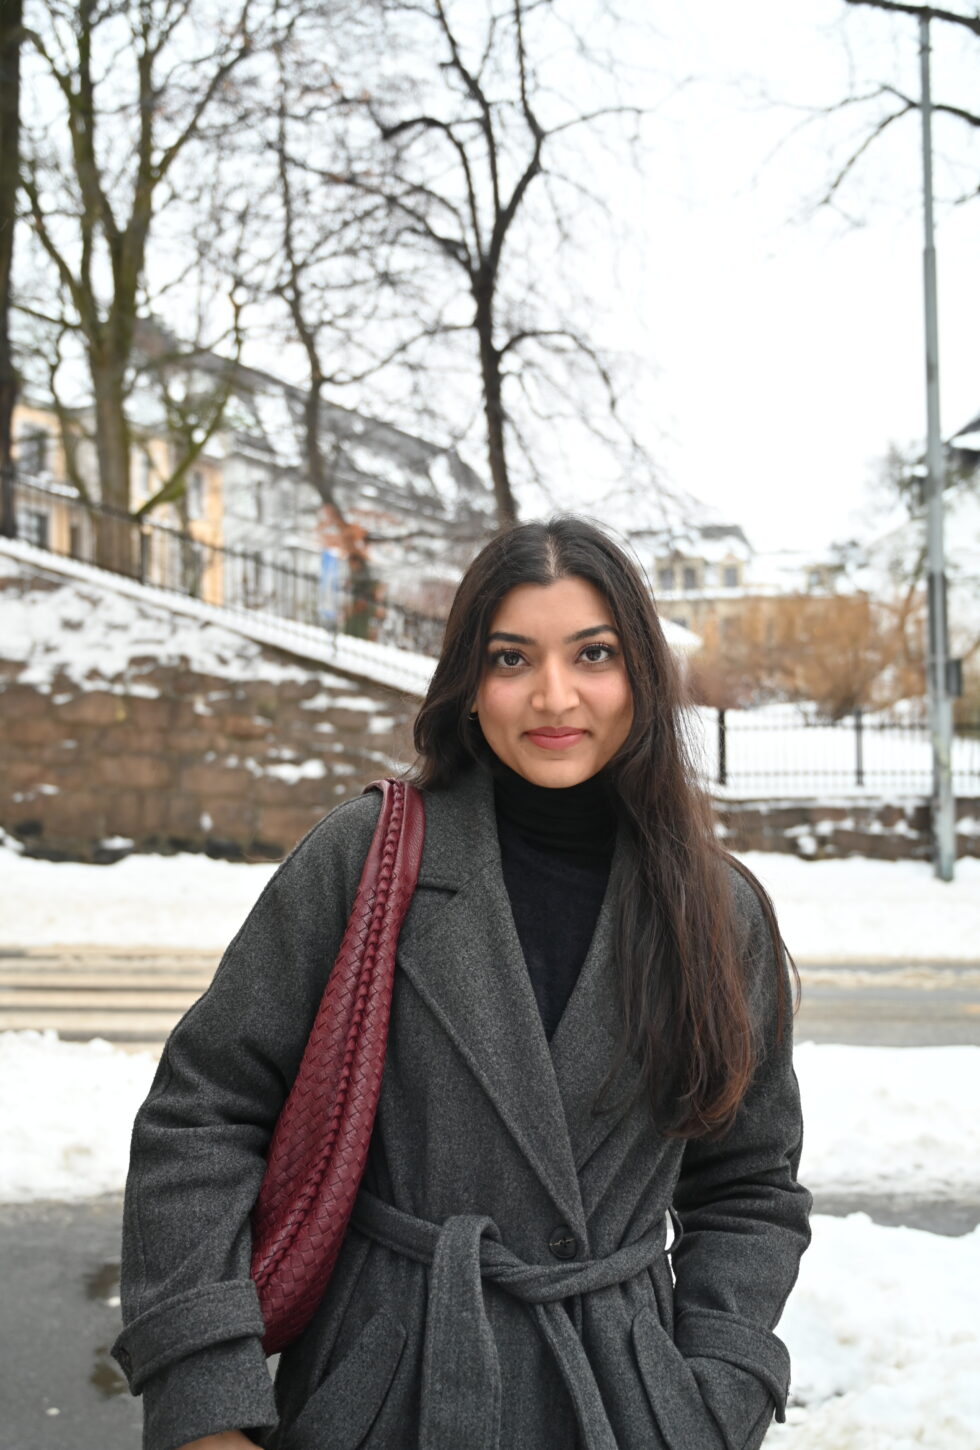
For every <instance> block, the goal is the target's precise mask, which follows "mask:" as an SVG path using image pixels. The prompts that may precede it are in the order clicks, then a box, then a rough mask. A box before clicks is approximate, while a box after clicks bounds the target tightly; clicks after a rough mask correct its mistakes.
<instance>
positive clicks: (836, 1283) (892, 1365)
mask: <svg viewBox="0 0 980 1450" xmlns="http://www.w3.org/2000/svg"><path fill="white" fill-rule="evenodd" d="M978 1284H980V1228H978V1229H974V1231H973V1233H971V1234H968V1235H966V1236H965V1237H963V1238H944V1237H942V1236H941V1235H939V1234H930V1233H923V1232H922V1231H921V1230H918V1229H910V1228H882V1227H880V1226H878V1225H876V1224H873V1223H872V1222H871V1220H870V1219H869V1218H868V1217H867V1215H866V1214H863V1213H854V1214H851V1215H849V1216H848V1217H847V1218H843V1219H837V1218H827V1217H823V1216H815V1217H814V1219H813V1243H812V1244H811V1246H810V1248H809V1250H808V1251H807V1253H806V1254H805V1255H804V1256H803V1262H802V1265H801V1267H800V1277H799V1281H798V1283H797V1286H796V1288H795V1290H794V1291H793V1294H792V1295H791V1297H790V1301H789V1304H788V1306H787V1309H786V1313H785V1315H784V1317H783V1320H782V1322H781V1324H780V1326H779V1334H780V1336H781V1338H783V1339H784V1340H785V1341H786V1344H787V1345H788V1347H789V1351H790V1355H791V1357H792V1361H793V1385H792V1398H791V1407H790V1409H789V1410H788V1411H787V1416H786V1424H785V1425H777V1426H774V1427H773V1429H772V1430H771V1431H770V1433H769V1435H768V1437H767V1439H766V1447H767V1450H770V1447H771V1450H923V1447H925V1446H932V1447H934V1450H977V1446H978V1445H980V1374H978V1372H977V1367H978V1365H980V1320H978V1317H977V1285H978Z"/></svg>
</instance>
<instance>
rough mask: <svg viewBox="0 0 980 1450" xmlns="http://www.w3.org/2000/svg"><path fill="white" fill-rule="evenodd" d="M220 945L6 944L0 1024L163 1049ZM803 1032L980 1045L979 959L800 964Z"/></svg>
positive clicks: (802, 1035) (886, 1042)
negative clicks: (937, 963)
mask: <svg viewBox="0 0 980 1450" xmlns="http://www.w3.org/2000/svg"><path fill="white" fill-rule="evenodd" d="M218 955H219V954H218V953H217V952H197V951H191V950H178V949H172V948H171V949H167V950H165V951H153V950H151V949H150V948H146V947H93V946H86V947H71V946H66V947H33V948H24V949H17V948H9V947H8V948H4V949H0V1031H4V1030H8V1029H10V1028H18V1027H35V1028H42V1027H53V1028H54V1029H55V1030H56V1031H58V1032H59V1033H60V1034H61V1035H62V1037H66V1038H75V1039H82V1038H89V1037H96V1036H98V1037H106V1038H108V1040H109V1041H110V1042H115V1043H118V1044H119V1045H120V1046H126V1047H133V1048H142V1049H150V1050H153V1051H158V1050H159V1048H160V1046H161V1044H162V1043H163V1041H164V1039H165V1037H166V1036H167V1033H168V1032H169V1031H170V1029H171V1027H172V1026H173V1025H174V1023H175V1022H176V1021H177V1019H178V1017H179V1016H180V1015H181V1013H183V1012H184V1011H185V1010H186V1009H187V1008H188V1007H189V1006H190V1004H191V1002H193V1001H194V999H195V998H196V997H198V996H199V995H200V993H201V992H203V991H204V988H205V987H206V986H207V984H208V982H209V981H210V980H211V977H212V976H213V974H214V969H215V967H216V966H217V963H218ZM800 976H801V978H802V982H803V1005H802V1008H801V1010H800V1013H799V1016H798V1017H797V1020H796V1036H797V1038H798V1039H799V1040H800V1041H811V1042H846V1043H864V1044H867V1045H871V1046H894V1047H920V1046H939V1045H942V1044H949V1043H972V1044H973V1045H975V1046H980V963H976V964H971V965H964V966H931V965H928V964H912V965H905V966H894V965H881V966H870V967H869V966H861V967H850V966H840V965H827V966H821V965H820V964H818V963H808V964H806V965H804V966H802V967H801V968H800Z"/></svg>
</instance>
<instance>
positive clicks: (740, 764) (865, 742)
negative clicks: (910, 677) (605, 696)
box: [691, 700, 980, 798]
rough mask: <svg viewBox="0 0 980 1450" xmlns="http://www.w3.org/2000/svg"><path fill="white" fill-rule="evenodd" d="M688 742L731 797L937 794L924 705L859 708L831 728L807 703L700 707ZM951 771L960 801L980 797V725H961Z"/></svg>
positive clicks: (711, 779)
mask: <svg viewBox="0 0 980 1450" xmlns="http://www.w3.org/2000/svg"><path fill="white" fill-rule="evenodd" d="M691 735H692V743H693V745H694V750H695V754H696V756H697V757H698V760H699V764H700V767H701V772H702V775H703V778H704V779H705V781H706V782H707V783H709V784H710V785H712V786H714V787H720V788H721V789H722V790H724V791H725V792H726V793H727V794H729V795H744V796H749V795H758V796H760V797H765V798H771V797H773V796H774V795H780V794H786V795H791V796H792V795H804V794H806V795H821V796H826V795H828V794H830V793H832V792H833V791H835V790H836V791H841V792H848V793H852V792H855V791H858V792H860V791H867V792H868V793H869V794H875V795H888V794H898V795H901V794H906V795H920V796H921V795H929V794H930V793H931V791H932V743H931V735H930V728H929V716H928V708H927V705H926V702H925V700H921V701H920V700H913V701H905V702H903V703H902V704H901V705H900V706H895V707H893V708H892V709H889V710H874V711H871V710H862V709H857V710H855V711H854V712H853V713H852V714H850V715H847V716H845V717H844V718H843V719H840V720H834V721H832V720H828V719H827V718H826V717H825V716H821V715H820V713H819V712H818V711H817V709H816V707H815V706H813V705H808V704H798V705H769V706H764V707H761V708H759V709H754V710H715V709H708V708H704V707H702V708H700V709H697V710H695V711H692V712H691ZM952 767H953V787H954V790H955V792H956V794H957V795H963V796H971V795H973V796H975V795H980V720H974V721H969V722H963V723H960V724H959V725H957V727H956V732H955V735H954V739H953V752H952Z"/></svg>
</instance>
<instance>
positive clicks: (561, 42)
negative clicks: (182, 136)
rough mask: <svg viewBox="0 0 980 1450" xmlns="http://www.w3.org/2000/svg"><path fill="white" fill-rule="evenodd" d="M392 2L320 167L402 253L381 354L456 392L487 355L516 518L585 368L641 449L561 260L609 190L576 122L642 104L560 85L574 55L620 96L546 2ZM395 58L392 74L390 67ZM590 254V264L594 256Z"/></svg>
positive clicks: (638, 112) (381, 3)
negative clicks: (517, 466)
mask: <svg viewBox="0 0 980 1450" xmlns="http://www.w3.org/2000/svg"><path fill="white" fill-rule="evenodd" d="M378 11H379V16H380V27H381V28H380V30H379V40H380V46H381V52H382V54H380V55H375V57H374V58H373V63H372V58H371V57H370V56H369V57H367V59H365V56H364V54H363V53H361V54H359V56H358V69H357V74H356V79H355V78H353V77H348V76H346V75H345V73H344V67H343V65H342V63H341V62H338V66H337V76H336V82H335V84H336V87H337V89H338V90H339V91H340V95H339V97H338V103H337V104H336V105H335V108H334V112H335V116H342V117H343V118H344V119H345V121H346V132H345V142H344V145H343V147H342V148H341V149H340V150H339V151H338V150H335V151H334V152H333V154H331V155H330V159H329V160H328V161H327V162H322V161H321V162H320V163H319V164H317V163H316V161H315V160H310V161H309V162H307V163H306V164H307V166H308V168H309V170H310V171H311V173H313V174H315V175H316V176H317V177H318V178H320V179H321V180H325V181H328V182H330V183H332V184H333V185H334V186H335V187H337V188H338V189H341V190H342V191H344V192H345V193H357V194H359V195H360V197H361V198H362V199H364V200H366V201H368V202H373V203H376V204H378V205H379V206H380V208H381V209H382V213H383V215H384V216H385V217H386V219H387V222H388V227H389V232H388V237H389V243H388V248H387V256H388V258H389V266H390V267H392V268H393V270H394V271H395V272H397V273H398V274H399V277H400V283H401V286H402V289H403V290H402V292H401V298H402V300H403V301H404V299H405V297H406V296H407V295H411V297H412V305H411V306H409V307H407V308H406V307H404V306H403V307H402V308H401V309H400V317H399V326H398V328H395V329H392V328H391V327H390V326H389V327H387V328H382V327H381V326H380V322H381V319H379V318H377V315H376V326H375V328H374V329H373V330H372V329H371V328H370V327H369V328H368V330H367V331H368V336H369V337H370V336H371V335H372V331H373V333H374V335H376V336H377V337H378V338H379V339H380V338H382V337H383V338H384V343H386V344H387V346H385V345H383V344H381V343H380V342H379V345H378V346H377V347H376V349H375V352H376V359H375V361H376V363H377V362H385V363H386V364H388V363H391V364H394V365H396V366H397V367H399V368H400V369H402V370H403V371H404V372H406V373H414V377H415V379H416V381H419V382H420V383H421V386H422V387H423V388H424V389H425V390H426V391H427V392H428V394H429V396H430V398H431V395H432V393H433V391H434V390H435V391H439V390H440V389H442V391H443V396H444V395H445V392H446V391H448V390H449V388H450V387H451V384H450V383H449V381H448V379H449V377H450V374H451V373H452V372H453V371H454V370H455V372H456V374H457V376H458V375H459V373H460V369H461V367H468V365H469V364H470V362H472V363H473V364H474V365H475V369H474V370H475V382H476V389H475V393H473V392H471V394H470V396H471V398H472V400H473V404H474V406H478V407H479V409H480V410H481V412H482V417H483V428H482V431H483V436H484V440H485V446H486V456H487V460H488V465H489V472H490V477H491V480H492V485H493V490H494V496H495V500H496V511H497V518H498V521H499V523H500V524H501V525H504V524H506V523H508V522H510V521H512V520H514V519H515V518H516V516H517V503H516V499H515V490H514V457H515V451H516V453H517V454H519V455H520V456H521V457H522V459H523V462H524V465H525V467H526V468H527V469H528V470H530V472H531V473H532V474H533V473H534V471H535V467H536V465H535V446H534V440H533V438H532V436H531V435H532V434H533V432H534V430H535V428H536V427H538V428H542V427H547V426H550V425H553V424H556V423H558V422H560V421H561V419H562V416H564V418H565V419H566V420H568V419H570V418H571V419H576V420H577V421H578V422H581V421H583V420H587V419H588V418H590V416H591V413H592V409H591V404H590V403H588V402H583V395H584V390H583V389H581V387H580V386H578V384H581V382H582V378H581V376H579V378H578V379H577V383H576V384H575V386H573V387H570V380H575V374H576V372H577V371H578V373H579V374H581V371H582V369H583V366H584V368H585V369H587V371H588V374H589V382H590V385H591V387H592V388H593V390H594V389H595V388H596V387H597V388H598V390H599V391H600V392H601V394H602V397H603V399H604V406H605V410H606V412H605V416H606V418H607V420H608V419H609V418H611V419H612V422H613V427H614V429H618V430H619V436H620V438H622V439H626V440H627V442H628V444H629V446H631V447H634V446H635V442H634V440H633V439H632V438H631V437H630V435H629V430H628V428H627V427H626V426H625V424H623V423H622V422H621V421H620V420H619V418H618V416H617V405H618V397H617V389H616V384H615V381H614V375H613V370H612V366H611V364H610V362H609V361H608V359H607V358H606V357H605V356H604V355H603V353H602V351H601V349H600V348H599V347H598V346H597V345H596V344H595V343H594V342H593V341H592V340H591V338H590V335H589V329H588V328H587V327H586V326H582V325H581V324H580V323H578V324H576V322H575V321H573V320H570V317H569V314H570V313H572V312H573V310H574V309H573V308H571V307H570V306H568V305H567V297H566V293H567V292H569V291H571V290H572V288H571V287H570V285H569V282H568V277H569V274H570V273H571V271H572V270H574V269H572V268H570V267H567V268H563V262H567V261H569V260H570V255H571V253H572V252H573V251H574V250H575V244H576V236H577V234H579V233H580V231H581V228H580V226H579V222H580V220H581V217H582V215H583V214H585V213H587V214H589V216H590V217H591V218H593V219H594V217H595V216H596V214H597V213H598V212H599V210H600V209H601V207H602V205H603V203H602V202H601V200H600V198H599V196H598V195H597V194H596V192H595V191H594V190H593V189H592V188H591V187H590V184H589V177H588V175H587V171H586V165H587V163H585V162H584V161H583V156H582V154H581V153H580V154H578V156H576V157H573V156H572V154H571V148H569V147H568V146H566V145H565V143H566V141H567V140H568V139H569V138H570V137H571V136H572V135H573V133H588V134H589V135H590V136H591V137H592V138H593V139H595V137H596V134H597V132H598V130H599V129H600V128H601V127H602V126H603V124H604V123H606V122H609V123H612V122H614V121H618V122H619V123H620V129H622V127H621V123H622V122H623V120H624V119H625V120H627V121H628V122H629V123H630V124H632V125H633V126H634V128H635V126H636V124H637V123H638V121H639V119H640V117H641V116H642V114H643V112H642V109H641V108H640V107H638V106H635V105H630V104H623V103H621V102H620V101H619V100H618V99H616V98H615V96H613V98H612V99H608V100H604V99H601V98H600V99H597V100H596V103H595V104H589V103H585V104H583V103H582V101H581V100H580V99H579V98H577V97H574V96H568V95H563V94H562V92H561V88H560V87H559V86H558V85H557V83H556V80H555V77H554V76H553V75H552V73H551V71H550V69H549V65H550V63H551V62H552V60H553V58H554V57H555V56H556V55H558V56H561V55H564V56H565V57H566V59H567V58H568V57H570V56H574V64H575V66H576V67H577V71H578V75H579V79H581V78H582V77H583V76H586V77H587V78H588V80H589V82H590V83H591V84H592V85H593V89H594V91H595V93H596V94H597V95H598V93H601V92H603V91H604V92H605V94H606V95H607V96H608V95H609V93H610V92H611V91H612V92H615V84H614V83H613V80H612V75H611V72H612V70H613V69H614V67H613V66H612V65H611V64H610V63H609V61H608V58H607V57H606V56H605V54H604V53H603V52H602V50H601V49H600V48H596V49H594V50H593V49H590V47H589V43H588V40H587V38H586V37H584V36H579V35H576V34H574V33H573V32H572V31H571V30H570V29H569V25H568V21H567V19H566V17H564V16H562V15H560V14H558V13H557V11H555V10H554V9H553V7H551V6H548V5H542V4H540V3H537V0H483V3H481V4H480V5H476V6H475V5H473V4H472V3H469V4H464V3H460V0H455V3H454V0H378ZM391 54H397V55H398V57H399V73H398V74H395V75H393V74H392V67H391V65H390V62H389V63H385V62H384V55H389V56H390V55H391ZM620 59H621V60H623V59H624V58H622V57H621V58H620ZM569 64H572V61H569ZM546 70H547V71H548V75H547V79H545V77H544V72H545V71H546ZM335 134H336V133H335ZM624 145H625V143H624ZM372 216H373V213H372ZM375 220H376V218H375ZM579 262H580V266H581V270H582V271H587V265H586V261H585V258H584V256H583V255H582V254H581V253H579ZM420 278H424V281H420V280H419V279H420ZM406 285H409V288H410V289H411V287H412V286H414V291H413V292H412V291H410V292H409V293H407V292H406V291H405V290H404V289H405V287H406ZM393 333H394V337H393V336H392V334H393ZM461 345H462V348H463V349H465V351H462V350H461ZM386 353H387V358H386V357H385V354H386ZM443 380H446V381H445V382H444V381H443ZM570 396H572V397H574V402H570ZM477 399H478V400H479V401H478V403H477ZM602 427H603V425H602V424H599V425H597V431H600V432H601V431H602Z"/></svg>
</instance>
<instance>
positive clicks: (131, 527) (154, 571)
mask: <svg viewBox="0 0 980 1450" xmlns="http://www.w3.org/2000/svg"><path fill="white" fill-rule="evenodd" d="M14 494H15V501H16V511H17V532H18V535H19V537H20V538H22V539H24V540H25V541H26V542H28V543H31V544H34V545H36V546H37V547H39V548H42V549H48V550H50V551H51V552H52V553H55V554H61V555H63V556H65V557H67V558H71V559H76V560H78V561H80V562H81V563H86V564H95V565H97V566H98V567H100V568H103V569H108V570H110V571H111V572H112V573H114V574H123V575H125V576H127V577H128V578H131V579H138V580H139V581H140V583H142V584H147V585H153V586H154V587H156V588H158V589H166V590H168V591H170V592H172V593H175V594H183V595H186V596H188V597H190V598H193V599H200V600H202V601H203V602H204V603H207V604H214V605H217V606H219V607H220V608H222V609H229V610H233V611H245V612H248V613H255V614H261V615H268V616H271V617H274V618H275V619H276V620H279V621H283V622H285V623H287V624H288V623H289V622H296V623H298V624H303V625H315V626H319V627H321V628H323V629H324V630H326V631H329V632H331V633H336V632H340V633H343V634H351V635H357V636H360V637H361V638H364V639H371V640H375V641H377V642H378V643H381V644H388V645H392V646H395V647H397V648H400V649H406V650H413V651H416V652H417V653H419V654H426V655H436V654H438V652H439V647H440V644H441V641H442V634H443V630H444V628H445V620H444V619H439V618H437V617H435V616H433V615H428V614H423V613H421V612H419V611H418V610H414V609H412V608H410V607H408V606H406V605H404V604H401V603H399V602H398V601H397V600H394V599H391V598H388V597H387V596H386V594H385V590H384V583H383V581H372V582H371V584H370V586H369V589H363V590H359V589H358V587H357V585H356V583H352V582H346V583H345V584H343V585H340V586H339V587H338V585H337V583H336V582H335V580H334V579H333V577H332V576H328V577H324V575H323V574H322V573H321V570H320V567H319V560H316V563H315V565H313V567H310V566H308V565H306V564H305V562H298V561H297V560H296V559H295V558H290V557H283V556H282V554H280V555H279V556H278V557H277V556H276V555H275V554H274V553H271V552H270V551H269V550H267V549H266V550H262V551H259V550H247V549H235V548H229V547H227V546H226V545H223V544H214V543H211V542H209V541H208V540H207V539H204V538H200V537H198V536H196V535H195V534H193V533H190V532H185V531H182V530H180V529H176V528H173V527H172V526H170V525H169V524H162V523H157V522H155V521H154V520H152V519H147V518H143V519H138V518H134V517H133V515H132V514H129V513H126V512H125V511H124V510H121V509H115V508H111V507H109V506H108V505H105V504H95V503H89V502H86V501H85V500H84V499H81V498H79V497H78V495H77V494H75V493H74V492H72V491H70V490H68V489H64V488H60V487H57V486H50V485H45V484H39V483H35V482H29V481H27V480H24V479H18V481H17V483H16V485H15V490H14ZM311 562H312V559H311Z"/></svg>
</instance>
